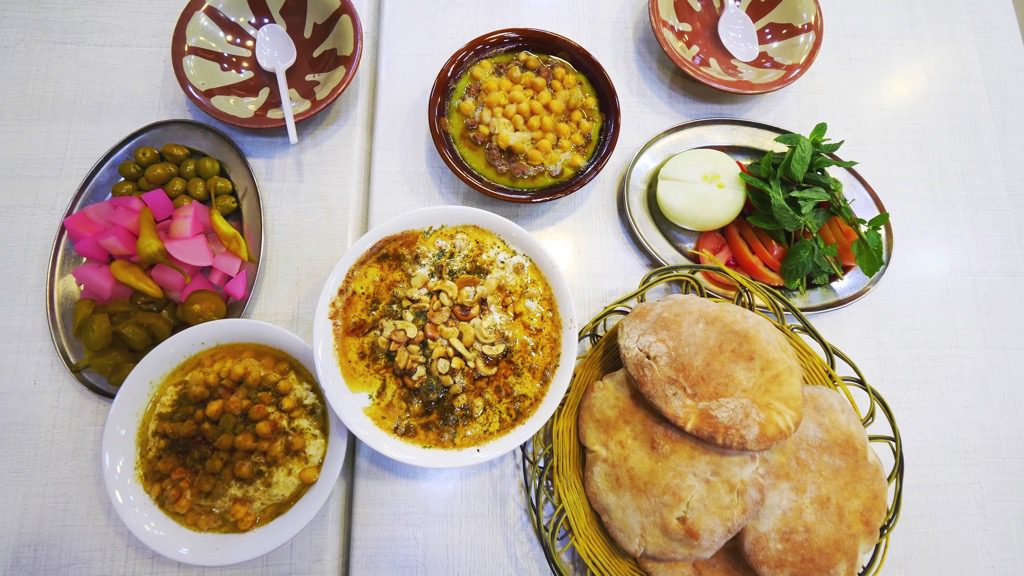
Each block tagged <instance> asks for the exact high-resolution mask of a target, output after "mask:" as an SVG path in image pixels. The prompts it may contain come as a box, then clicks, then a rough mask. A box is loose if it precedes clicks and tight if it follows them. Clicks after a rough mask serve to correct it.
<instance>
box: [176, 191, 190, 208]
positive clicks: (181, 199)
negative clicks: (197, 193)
mask: <svg viewBox="0 0 1024 576" xmlns="http://www.w3.org/2000/svg"><path fill="white" fill-rule="evenodd" d="M192 202H194V200H193V199H192V197H191V196H189V195H188V194H182V195H180V196H178V197H177V198H175V199H174V200H171V204H174V207H175V208H181V207H182V206H184V205H185V204H191V203H192Z"/></svg>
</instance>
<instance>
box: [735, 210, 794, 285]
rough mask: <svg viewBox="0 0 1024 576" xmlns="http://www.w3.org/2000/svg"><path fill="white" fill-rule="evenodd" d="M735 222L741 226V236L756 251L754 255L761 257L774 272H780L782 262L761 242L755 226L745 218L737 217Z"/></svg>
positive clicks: (738, 226)
mask: <svg viewBox="0 0 1024 576" xmlns="http://www.w3.org/2000/svg"><path fill="white" fill-rule="evenodd" d="M735 224H736V227H737V228H739V231H740V236H742V237H743V240H744V241H745V242H746V243H747V245H748V246H750V249H751V250H753V251H754V255H755V256H757V257H758V258H760V259H761V262H764V265H765V266H767V267H768V268H769V269H771V270H772V271H773V272H778V271H779V270H780V269H781V268H782V262H781V261H780V260H779V259H777V258H776V257H775V255H774V254H772V251H771V250H769V249H768V247H767V246H765V245H764V243H763V242H761V238H760V237H758V235H757V233H756V232H754V227H753V226H751V225H750V224H748V223H747V221H746V220H744V219H743V218H737V219H736V222H735Z"/></svg>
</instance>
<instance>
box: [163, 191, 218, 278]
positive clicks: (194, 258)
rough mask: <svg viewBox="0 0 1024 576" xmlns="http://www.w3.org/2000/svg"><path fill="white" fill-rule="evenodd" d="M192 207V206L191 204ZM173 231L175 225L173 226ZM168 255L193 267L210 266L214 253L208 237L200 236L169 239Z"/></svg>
mask: <svg viewBox="0 0 1024 576" xmlns="http://www.w3.org/2000/svg"><path fill="white" fill-rule="evenodd" d="M190 206H191V204H190ZM172 229H173V225H172ZM164 246H165V247H166V248H167V253H168V254H170V255H171V256H174V257H175V258H177V259H178V260H181V261H182V262H184V263H186V264H191V265H193V266H209V265H211V264H213V252H212V251H210V243H209V242H207V241H206V236H203V235H202V234H199V235H197V236H192V237H191V238H168V239H167V241H166V242H164Z"/></svg>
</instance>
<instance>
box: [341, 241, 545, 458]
mask: <svg viewBox="0 0 1024 576" xmlns="http://www.w3.org/2000/svg"><path fill="white" fill-rule="evenodd" d="M330 319H331V322H332V324H333V330H334V344H335V351H336V353H337V356H338V362H339V365H340V368H341V373H342V375H343V376H344V378H345V382H346V384H347V385H348V386H349V388H350V389H351V390H352V391H354V392H366V393H368V394H369V395H370V398H371V400H372V402H371V404H370V405H369V406H368V407H367V408H366V413H367V415H368V416H369V417H370V418H371V419H372V420H373V421H374V422H375V423H376V424H377V426H379V427H380V428H381V429H383V430H385V431H386V432H388V433H390V434H393V435H395V436H397V437H399V438H402V439H404V440H406V441H409V442H412V443H415V444H419V445H422V446H426V447H431V448H447V449H461V448H466V447H470V446H479V445H481V444H484V443H486V442H489V441H490V440H493V439H494V438H496V437H498V436H501V435H503V434H505V433H506V432H508V431H510V430H512V429H513V428H515V427H516V426H517V425H519V424H520V423H522V422H524V421H525V420H526V419H527V418H529V417H530V416H531V415H532V414H533V412H534V411H535V410H536V409H537V406H539V405H540V403H541V401H542V400H543V398H544V395H545V394H546V393H547V390H548V387H549V386H550V384H551V380H552V377H553V376H554V374H555V372H556V371H557V369H558V364H559V361H560V351H561V329H562V324H561V318H560V316H559V313H558V307H557V305H556V303H555V297H554V294H553V293H552V290H551V287H550V285H549V284H548V281H547V279H546V278H545V277H544V275H543V273H542V272H541V271H540V269H538V268H537V265H536V264H535V263H534V262H533V261H532V260H531V259H530V258H529V257H528V256H526V255H525V254H523V253H521V252H519V251H517V250H515V249H514V248H512V247H511V246H509V245H508V244H507V243H506V242H505V241H504V240H503V239H502V238H500V237H499V236H497V235H495V234H494V233H492V232H490V231H488V230H485V229H483V228H480V227H479V226H472V225H460V226H443V227H438V228H427V229H422V230H408V231H406V232H402V233H399V234H396V235H394V236H389V237H387V238H384V239H382V240H380V241H379V242H377V243H376V244H374V245H373V246H372V247H371V248H370V249H369V250H367V252H366V253H365V254H363V255H362V256H361V257H360V258H359V260H358V261H356V263H355V264H354V265H353V266H352V268H351V269H350V270H349V272H348V274H347V275H346V277H345V281H344V282H343V283H342V285H341V288H339V290H338V294H337V296H336V297H335V298H334V301H333V302H332V304H331V310H330Z"/></svg>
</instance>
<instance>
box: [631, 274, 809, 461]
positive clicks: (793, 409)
mask: <svg viewBox="0 0 1024 576" xmlns="http://www.w3.org/2000/svg"><path fill="white" fill-rule="evenodd" d="M618 330H619V351H620V353H621V356H622V361H623V363H624V364H625V365H626V368H627V369H628V370H629V374H630V376H632V377H633V380H634V381H635V382H636V386H637V388H638V389H639V390H640V391H641V392H643V394H644V396H645V397H646V398H647V400H648V401H650V403H651V404H652V405H654V407H655V408H657V409H658V411H659V412H661V414H662V415H664V416H665V418H668V419H669V420H670V421H671V422H672V423H674V424H676V425H677V426H679V427H680V428H682V429H683V430H686V431H687V432H689V433H690V434H693V435H694V436H697V437H698V438H701V439H703V440H707V441H708V442H712V443H714V444H717V445H719V446H722V447H725V448H730V449H733V450H765V449H767V448H770V447H772V446H774V445H775V444H778V443H779V442H781V441H782V440H785V439H786V438H788V437H789V436H790V435H791V434H792V433H793V431H794V430H796V428H797V426H799V425H800V417H801V414H802V407H801V402H802V399H801V394H800V388H801V386H802V381H803V369H802V368H801V366H800V361H799V360H798V358H797V356H796V353H795V352H794V351H793V348H792V346H791V345H790V344H789V342H788V340H787V339H786V336H785V335H784V334H782V332H780V331H779V329H778V328H776V327H775V325H773V324H772V323H771V322H769V321H768V320H766V319H765V318H762V317H761V316H758V315H757V314H754V313H753V312H750V311H749V310H745V309H743V308H740V307H739V306H734V305H732V304H727V303H716V302H712V301H710V300H706V299H704V298H700V297H698V296H693V295H682V294H673V295H671V296H668V297H666V298H663V299H661V300H658V301H656V302H645V303H642V304H640V305H638V306H637V307H636V308H634V309H633V311H632V312H630V313H629V315H628V316H626V317H625V318H623V319H622V321H621V322H619V328H618Z"/></svg>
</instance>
